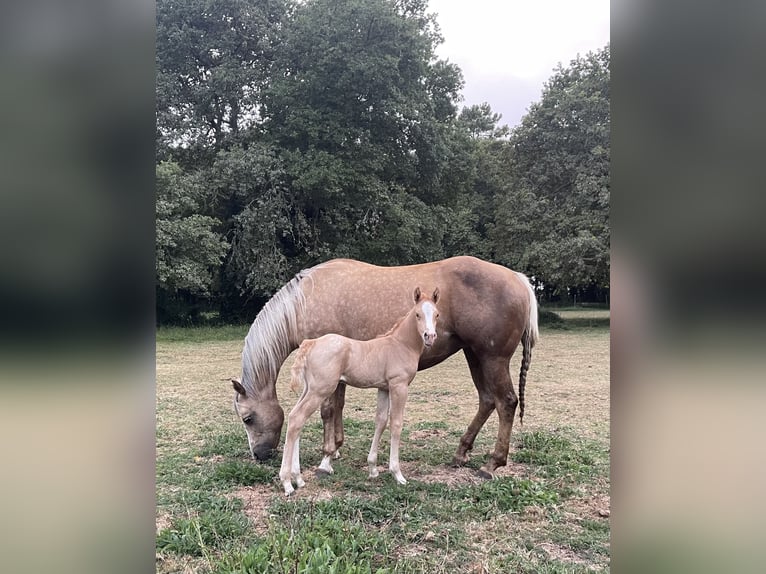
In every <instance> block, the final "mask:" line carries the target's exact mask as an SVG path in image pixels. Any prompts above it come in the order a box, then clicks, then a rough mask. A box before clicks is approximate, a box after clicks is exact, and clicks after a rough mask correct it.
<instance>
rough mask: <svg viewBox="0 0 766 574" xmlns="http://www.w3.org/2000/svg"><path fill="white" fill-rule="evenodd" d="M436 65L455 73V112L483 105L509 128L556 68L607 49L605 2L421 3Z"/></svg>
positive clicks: (451, 0)
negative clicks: (458, 92)
mask: <svg viewBox="0 0 766 574" xmlns="http://www.w3.org/2000/svg"><path fill="white" fill-rule="evenodd" d="M428 11H429V12H431V13H436V14H437V17H436V20H437V22H438V23H439V27H440V28H441V34H442V36H443V37H444V43H443V44H442V45H440V46H439V47H438V48H437V55H438V57H439V58H441V59H445V60H449V61H450V62H452V63H454V64H457V65H458V66H459V67H460V69H461V70H462V71H463V77H464V80H465V86H464V88H463V97H464V98H465V99H464V101H463V102H461V107H462V106H470V105H473V104H481V103H483V102H488V103H489V105H490V107H491V108H492V111H494V112H496V113H501V114H502V116H503V117H502V119H501V120H500V125H503V124H508V126H510V127H514V126H516V125H517V124H518V123H519V122H520V121H521V118H522V117H523V116H524V115H525V114H526V112H527V109H528V108H529V106H530V105H531V104H532V103H533V102H536V101H539V100H540V97H541V94H542V90H543V84H544V83H545V81H546V80H548V78H550V77H551V76H552V75H553V70H554V68H555V67H556V66H557V64H558V63H559V62H561V64H563V65H564V66H565V67H566V66H567V65H569V63H570V62H571V61H572V60H573V59H575V58H576V57H577V55H578V54H580V55H582V56H584V55H585V54H587V53H588V52H591V51H596V50H599V49H601V48H603V47H604V46H605V45H606V44H607V43H608V42H609V0H472V1H471V2H466V1H465V0H429V10H428Z"/></svg>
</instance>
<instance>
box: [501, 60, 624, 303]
mask: <svg viewBox="0 0 766 574" xmlns="http://www.w3.org/2000/svg"><path fill="white" fill-rule="evenodd" d="M609 60H610V57H609V46H608V45H607V46H606V47H605V48H604V49H602V50H600V51H598V52H596V53H589V54H588V55H587V56H585V57H578V58H577V59H575V60H573V61H572V62H571V64H570V65H569V67H567V68H564V67H563V66H561V65H559V67H558V68H557V69H556V71H555V73H554V75H553V76H552V77H551V79H550V80H549V81H548V82H547V83H546V85H545V88H544V90H543V94H542V99H541V100H540V102H537V103H535V104H533V105H532V106H531V107H530V110H529V113H528V114H527V115H526V116H525V117H524V118H523V120H522V123H521V125H520V126H519V127H518V128H516V129H515V130H514V131H513V133H512V135H511V139H510V142H511V145H512V153H511V154H510V157H509V168H510V178H509V180H508V183H507V190H506V192H505V193H503V194H501V195H499V196H498V198H497V202H496V209H495V213H496V217H495V219H494V222H493V224H492V231H491V234H490V235H491V238H492V240H493V244H494V247H495V255H496V257H497V258H498V259H499V260H500V261H501V262H502V263H504V264H506V265H509V266H512V267H516V268H520V269H524V270H526V271H527V272H528V273H530V274H532V275H533V276H535V278H536V279H537V280H538V281H540V282H542V283H543V284H545V285H546V286H547V287H548V288H549V289H559V290H564V289H566V288H586V287H588V286H593V285H595V286H597V287H599V288H607V287H608V285H609V149H610V143H609V125H610V110H609Z"/></svg>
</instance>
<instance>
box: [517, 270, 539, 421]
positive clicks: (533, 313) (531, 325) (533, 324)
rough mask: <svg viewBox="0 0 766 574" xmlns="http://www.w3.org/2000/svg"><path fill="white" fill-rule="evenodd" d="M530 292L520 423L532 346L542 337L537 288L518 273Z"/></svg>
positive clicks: (520, 395) (525, 334)
mask: <svg viewBox="0 0 766 574" xmlns="http://www.w3.org/2000/svg"><path fill="white" fill-rule="evenodd" d="M517 274H518V275H519V277H520V278H521V279H522V281H523V283H524V286H525V287H526V288H527V293H528V294H529V315H528V316H527V325H526V327H525V328H524V333H523V334H522V335H521V344H522V356H521V370H520V371H519V424H522V425H523V424H524V388H525V387H526V385H527V371H528V370H529V364H530V363H531V362H532V347H534V346H535V343H537V340H538V339H539V338H540V331H539V330H538V327H537V298H536V297H535V290H534V289H533V288H532V284H531V283H530V282H529V278H528V277H527V276H526V275H524V274H523V273H518V272H517Z"/></svg>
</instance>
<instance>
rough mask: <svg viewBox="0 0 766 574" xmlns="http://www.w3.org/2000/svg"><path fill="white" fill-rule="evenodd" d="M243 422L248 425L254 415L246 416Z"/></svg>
mask: <svg viewBox="0 0 766 574" xmlns="http://www.w3.org/2000/svg"><path fill="white" fill-rule="evenodd" d="M242 422H243V423H245V424H246V425H249V424H250V423H252V422H253V417H245V418H243V419H242Z"/></svg>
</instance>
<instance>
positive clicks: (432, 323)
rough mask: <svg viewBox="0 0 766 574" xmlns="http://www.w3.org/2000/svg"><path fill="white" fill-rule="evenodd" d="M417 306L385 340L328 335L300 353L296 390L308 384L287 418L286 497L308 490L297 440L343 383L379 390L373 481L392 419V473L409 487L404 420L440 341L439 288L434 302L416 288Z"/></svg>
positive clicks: (304, 345) (324, 467) (308, 343)
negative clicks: (411, 390)
mask: <svg viewBox="0 0 766 574" xmlns="http://www.w3.org/2000/svg"><path fill="white" fill-rule="evenodd" d="M414 298H415V306H414V307H413V308H412V309H411V310H410V312H409V313H407V315H405V316H404V317H403V318H401V319H400V320H399V321H398V322H397V323H396V324H395V325H394V326H393V327H392V328H391V330H390V331H389V332H388V333H386V334H385V335H383V336H381V337H377V338H376V339H371V340H368V341H357V340H356V339H349V338H348V337H344V336H343V335H335V334H329V335H323V336H322V337H320V338H318V339H307V340H305V341H303V343H301V346H300V347H299V348H298V354H297V355H296V356H295V362H294V364H293V368H292V386H293V387H294V388H295V387H297V384H298V382H300V383H302V385H303V394H302V395H301V398H300V399H298V402H297V403H295V406H294V407H293V410H292V411H290V414H289V416H288V417H287V435H286V436H285V449H284V452H283V453H282V468H281V470H280V471H279V479H280V480H281V481H282V485H283V486H284V488H285V494H286V495H288V496H289V495H290V494H292V492H293V490H294V489H293V485H292V482H293V481H295V484H296V485H297V486H298V487H299V488H300V487H301V486H303V485H304V482H303V478H302V477H301V464H300V454H299V446H298V440H299V438H300V433H301V430H302V429H303V425H304V424H305V423H306V420H308V418H309V417H310V416H311V415H312V414H313V413H314V412H315V411H316V410H317V408H319V405H321V404H322V402H323V401H324V400H325V399H327V398H329V397H330V395H332V394H333V393H334V392H335V389H336V388H337V387H338V385H339V384H340V383H345V384H347V385H351V386H352V387H358V388H376V389H378V408H377V411H376V414H375V434H374V436H373V439H372V446H371V447H370V454H369V456H368V457H367V462H368V464H369V465H370V477H375V476H377V475H378V468H377V462H378V444H379V443H380V435H381V434H383V429H385V428H386V421H387V419H388V418H389V405H390V413H391V414H390V416H391V455H390V457H389V462H388V464H389V469H390V470H391V473H392V474H393V475H394V477H395V478H396V482H398V483H399V484H406V483H407V481H406V480H405V479H404V476H402V471H401V469H400V468H399V440H400V437H401V433H402V423H403V419H404V405H405V404H406V402H407V389H408V387H409V385H410V383H411V382H412V379H414V378H415V373H417V372H418V363H419V362H420V355H421V354H422V353H423V350H424V349H427V348H430V347H431V346H433V343H434V341H436V321H437V319H438V318H439V311H438V310H437V308H436V303H437V301H438V300H439V288H438V287H437V288H436V289H435V290H434V293H433V296H432V297H431V299H428V298H426V297H423V296H422V293H421V291H420V287H416V288H415V293H414ZM324 454H325V457H324V459H323V460H322V465H321V466H320V468H322V470H324V471H325V472H329V473H332V467H331V466H330V457H331V456H332V454H333V452H332V451H331V452H325V453H324Z"/></svg>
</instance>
